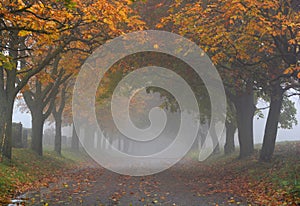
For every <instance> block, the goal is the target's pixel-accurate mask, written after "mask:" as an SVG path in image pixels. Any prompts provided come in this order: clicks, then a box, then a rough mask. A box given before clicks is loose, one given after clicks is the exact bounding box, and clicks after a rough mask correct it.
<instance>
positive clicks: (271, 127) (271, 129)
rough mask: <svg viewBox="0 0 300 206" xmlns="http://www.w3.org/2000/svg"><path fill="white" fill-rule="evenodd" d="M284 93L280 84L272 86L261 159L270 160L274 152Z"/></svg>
mask: <svg viewBox="0 0 300 206" xmlns="http://www.w3.org/2000/svg"><path fill="white" fill-rule="evenodd" d="M283 93H284V90H283V89H282V88H281V86H280V84H278V83H277V84H274V85H273V86H272V94H271V102H270V109H269V113H268V118H267V123H266V127H265V133H264V140H263V145H262V150H261V153H260V160H261V161H267V162H268V161H270V160H271V158H272V155H273V153H274V149H275V142H276V136H277V131H278V122H279V117H280V110H281V106H282V101H283Z"/></svg>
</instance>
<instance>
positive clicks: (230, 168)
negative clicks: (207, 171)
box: [193, 141, 300, 205]
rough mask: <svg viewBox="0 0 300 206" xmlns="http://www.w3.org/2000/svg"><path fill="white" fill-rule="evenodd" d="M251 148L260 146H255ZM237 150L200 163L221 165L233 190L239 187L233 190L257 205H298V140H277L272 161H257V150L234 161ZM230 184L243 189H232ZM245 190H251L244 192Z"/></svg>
mask: <svg viewBox="0 0 300 206" xmlns="http://www.w3.org/2000/svg"><path fill="white" fill-rule="evenodd" d="M255 148H260V147H259V146H258V145H255ZM238 152H239V151H236V152H234V153H233V154H231V155H228V156H224V155H222V154H217V155H213V156H211V157H209V158H208V159H207V160H206V161H205V162H204V164H207V165H214V167H216V168H224V173H225V174H226V173H228V174H231V175H234V178H233V179H234V181H233V183H232V186H233V187H232V188H234V189H233V190H239V191H236V192H237V193H239V195H243V193H244V194H245V196H248V197H249V196H251V200H250V201H251V202H255V203H257V204H258V205H269V204H271V205H278V204H279V205H283V204H286V203H295V202H296V204H300V142H299V141H298V142H278V143H277V144H276V148H275V152H274V156H273V159H272V161H271V162H267V163H266V162H260V161H258V157H259V149H255V154H254V155H253V156H252V157H249V158H248V159H245V160H238ZM193 156H194V155H193ZM234 184H236V185H243V186H244V188H243V189H242V186H241V187H240V189H239V188H236V187H234V186H235V185H234ZM247 190H249V191H251V192H249V193H245V191H247ZM292 205H293V204H292ZM294 205H295V204H294Z"/></svg>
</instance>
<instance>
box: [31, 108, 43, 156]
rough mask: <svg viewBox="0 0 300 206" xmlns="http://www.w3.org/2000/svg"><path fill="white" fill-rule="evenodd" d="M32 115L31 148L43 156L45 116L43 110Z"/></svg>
mask: <svg viewBox="0 0 300 206" xmlns="http://www.w3.org/2000/svg"><path fill="white" fill-rule="evenodd" d="M31 116H32V137H31V138H32V139H31V149H32V150H33V151H34V152H35V153H37V154H38V155H40V156H43V128H44V118H43V113H42V112H41V111H36V112H35V113H34V114H32V115H31Z"/></svg>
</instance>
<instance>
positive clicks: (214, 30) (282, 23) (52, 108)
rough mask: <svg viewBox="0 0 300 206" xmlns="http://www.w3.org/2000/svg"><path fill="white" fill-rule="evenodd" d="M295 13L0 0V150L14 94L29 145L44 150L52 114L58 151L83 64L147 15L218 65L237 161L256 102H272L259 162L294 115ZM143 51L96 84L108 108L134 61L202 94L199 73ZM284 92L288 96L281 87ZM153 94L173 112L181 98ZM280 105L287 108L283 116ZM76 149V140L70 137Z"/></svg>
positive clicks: (160, 0)
mask: <svg viewBox="0 0 300 206" xmlns="http://www.w3.org/2000/svg"><path fill="white" fill-rule="evenodd" d="M299 11H300V6H299V4H298V3H297V1H296V0H288V1H283V0H276V1H271V0H267V1H260V0H255V1H253V0H225V1H224V0H211V1H207V0H202V1H189V2H186V1H175V2H173V1H171V0H155V1H151V2H150V1H146V2H144V1H137V2H133V1H131V0H122V1H106V0H102V1H92V0H88V1H84V2H83V1H80V0H71V1H69V0H68V1H67V0H42V1H40V0H39V1H38V0H32V1H22V0H21V1H18V2H17V3H16V2H15V1H10V0H4V1H2V2H1V3H0V16H1V21H0V32H1V43H0V46H1V48H0V49H1V53H0V61H1V62H0V67H1V68H0V97H1V98H0V151H1V156H4V157H6V158H8V159H11V130H12V112H13V105H14V102H15V99H16V97H17V96H18V95H20V96H21V97H23V98H24V100H25V102H26V105H27V107H28V108H29V110H30V113H31V115H32V145H31V147H32V149H33V150H34V151H35V152H36V153H37V154H39V155H42V154H43V149H42V136H43V125H44V122H45V120H46V119H47V118H48V117H49V116H50V115H51V114H52V116H53V119H54V120H55V125H56V137H55V151H56V152H57V153H58V154H60V152H61V146H60V145H61V144H60V142H61V126H62V120H63V119H64V120H65V122H66V123H71V119H72V118H71V109H70V108H71V106H70V105H71V103H70V101H71V100H70V98H69V97H70V93H71V90H72V87H73V84H74V80H75V78H76V75H77V73H78V70H79V68H80V66H81V65H82V63H83V62H84V60H85V59H86V58H87V56H88V55H89V54H90V53H91V52H93V51H94V50H95V48H97V47H98V46H99V45H101V44H103V43H105V42H106V41H107V40H109V39H111V38H114V37H116V36H119V35H120V34H122V33H125V32H130V31H134V30H141V29H144V28H145V23H144V22H146V26H147V27H148V28H151V29H157V28H158V29H164V30H167V31H172V32H176V33H179V34H181V35H183V36H185V37H187V38H189V39H191V40H193V41H194V42H196V43H197V44H199V46H200V47H201V48H203V49H204V51H205V52H207V54H208V55H209V56H210V57H211V59H212V61H213V62H214V64H215V65H216V67H217V69H218V70H219V73H220V74H221V77H222V78H223V81H224V85H225V89H226V94H227V97H228V113H227V121H226V128H227V130H226V144H225V153H231V152H232V151H233V150H234V139H233V136H234V133H235V130H236V128H237V129H238V137H239V145H240V158H245V157H248V156H250V155H252V153H253V152H254V143H253V117H254V115H255V114H256V113H257V108H256V103H257V100H258V99H260V98H262V99H264V100H266V101H268V102H270V109H269V114H268V118H267V124H266V128H265V135H264V141H263V146H262V150H261V154H260V159H261V160H263V161H269V160H270V159H271V156H272V154H273V152H274V147H275V141H276V135H277V129H278V126H279V123H280V121H281V125H282V126H283V127H286V128H288V127H290V126H291V123H293V122H296V120H295V119H294V115H295V111H294V110H290V108H293V105H292V104H291V102H290V100H289V99H288V97H289V96H291V95H298V93H297V90H299V86H300V84H299V78H300V73H299V71H300V67H299V65H298V64H299V58H300V44H299V40H300V39H299V38H300V30H299V28H300V19H299V18H300V15H299ZM140 17H141V18H142V20H143V21H142V20H140ZM145 55H146V54H138V55H136V56H132V57H131V58H129V59H127V62H126V61H123V62H120V63H119V64H117V65H115V66H116V67H118V69H116V70H115V71H114V72H112V73H113V75H111V76H110V74H108V79H109V80H107V81H106V82H104V83H102V84H100V87H101V88H100V90H99V93H98V94H97V95H98V97H97V98H98V99H99V101H100V102H101V104H100V106H102V107H103V108H105V106H104V105H106V104H107V101H106V99H107V98H108V97H109V95H110V94H111V93H112V91H113V88H114V86H115V85H116V82H117V80H118V79H121V78H122V77H123V76H124V75H125V74H126V73H128V72H129V71H132V70H134V69H136V67H139V66H141V65H142V66H147V65H158V66H165V67H172V68H173V69H174V71H176V72H177V73H179V74H180V75H181V76H183V77H184V78H185V79H186V80H187V81H188V82H189V83H191V84H192V87H193V90H194V91H195V93H196V94H197V98H198V100H199V101H202V103H203V101H204V102H207V101H209V100H208V99H209V98H206V97H207V93H205V92H203V88H202V86H201V85H202V84H201V79H200V78H195V76H196V75H194V74H193V72H192V71H190V70H189V69H188V67H187V66H186V65H184V64H183V63H182V62H180V61H178V60H175V59H170V57H166V56H161V55H160V56H159V57H156V56H155V55H157V54H150V59H149V56H148V60H147V58H145V57H144V56H145ZM151 58H152V59H151ZM147 61H148V62H147ZM162 62H164V65H160V64H161V63H162ZM139 63H140V64H139ZM135 64H136V65H135ZM132 65H134V66H132ZM183 68H186V69H187V70H188V71H189V72H186V71H183V70H184V69H183ZM291 89H293V90H291ZM290 90H291V91H292V93H291V92H287V91H290ZM150 91H154V92H159V93H160V94H161V95H162V96H164V97H166V98H165V100H166V102H165V104H164V106H165V107H166V108H168V109H170V108H171V110H172V111H176V109H177V108H176V107H177V106H178V105H177V104H176V102H174V100H173V99H172V97H171V96H170V95H169V94H168V93H166V92H165V91H161V90H157V89H155V88H152V89H150ZM108 99H109V98H108ZM200 105H201V103H200ZM282 105H283V106H282ZM103 108H102V109H103ZM104 110H105V109H104ZM200 110H201V111H202V113H203V114H206V115H205V119H204V120H203V121H204V122H203V123H205V122H210V115H209V112H208V111H206V110H205V108H200ZM283 111H285V112H288V113H286V114H289V115H286V116H285V117H284V116H282V115H281V116H280V114H281V113H282V112H283ZM291 111H294V112H291ZM102 118H105V117H102ZM214 121H217V120H214ZM212 122H213V121H212ZM73 133H74V134H75V132H73ZM75 136H76V135H75ZM73 146H74V147H78V141H76V138H74V141H73Z"/></svg>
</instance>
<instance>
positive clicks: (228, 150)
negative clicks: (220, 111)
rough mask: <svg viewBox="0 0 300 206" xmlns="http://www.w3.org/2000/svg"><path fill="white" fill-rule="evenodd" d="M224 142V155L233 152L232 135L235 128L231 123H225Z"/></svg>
mask: <svg viewBox="0 0 300 206" xmlns="http://www.w3.org/2000/svg"><path fill="white" fill-rule="evenodd" d="M225 126H226V142H225V145H224V152H225V155H228V154H231V153H233V152H234V151H235V146H234V134H235V131H236V126H235V124H234V123H233V122H229V121H226V122H225Z"/></svg>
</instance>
